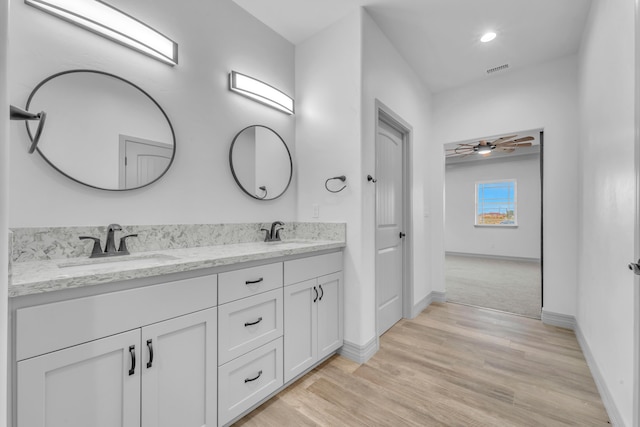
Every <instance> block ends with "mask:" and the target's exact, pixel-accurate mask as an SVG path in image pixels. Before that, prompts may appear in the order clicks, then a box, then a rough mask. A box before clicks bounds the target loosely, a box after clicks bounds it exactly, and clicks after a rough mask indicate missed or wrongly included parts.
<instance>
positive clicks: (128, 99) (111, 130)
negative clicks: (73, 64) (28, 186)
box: [26, 70, 176, 191]
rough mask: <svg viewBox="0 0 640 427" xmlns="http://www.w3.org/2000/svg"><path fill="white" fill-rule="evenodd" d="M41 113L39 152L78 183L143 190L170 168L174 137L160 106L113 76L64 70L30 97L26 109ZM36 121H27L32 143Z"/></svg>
mask: <svg viewBox="0 0 640 427" xmlns="http://www.w3.org/2000/svg"><path fill="white" fill-rule="evenodd" d="M30 109H32V110H34V111H35V110H38V111H46V113H47V124H46V126H45V127H44V130H43V132H42V136H41V138H40V142H39V143H38V146H37V147H36V150H37V151H38V153H39V154H40V155H41V156H42V158H44V160H45V161H46V162H47V163H49V164H50V165H51V166H52V167H53V168H54V169H56V170H57V171H58V172H60V173H61V174H63V175H64V176H66V177H67V178H70V179H72V180H73V181H76V182H78V183H80V184H83V185H86V186H89V187H92V188H97V189H101V190H109V191H126V190H133V189H136V188H142V187H145V186H147V185H150V184H152V183H154V182H156V181H157V180H158V179H160V178H161V177H162V176H163V175H164V174H165V173H166V172H167V170H168V169H169V167H171V164H172V163H173V160H174V158H175V153H176V138H175V133H174V130H173V126H172V124H171V121H170V120H169V117H168V116H167V114H166V113H165V111H164V110H163V109H162V107H161V106H160V104H158V102H156V100H155V99H153V98H152V97H151V95H149V94H148V93H147V92H145V91H144V90H143V89H141V88H140V87H139V86H136V85H135V84H133V83H131V82H130V81H128V80H125V79H123V78H122V77H119V76H116V75H114V74H110V73H106V72H103V71H96V70H69V71H63V72H61V73H57V74H54V75H51V76H49V77H47V78H46V79H44V80H43V81H42V82H40V83H39V84H38V85H37V86H36V87H35V88H34V89H33V91H32V92H31V94H30V95H29V99H28V100H27V105H26V110H27V111H29V110H30ZM36 127H37V123H33V122H27V132H28V134H29V138H30V139H31V140H32V142H33V135H34V133H35V129H36Z"/></svg>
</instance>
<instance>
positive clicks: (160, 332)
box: [140, 308, 218, 427]
mask: <svg viewBox="0 0 640 427" xmlns="http://www.w3.org/2000/svg"><path fill="white" fill-rule="evenodd" d="M216 337H217V308H211V309H208V310H203V311H198V312H195V313H192V314H188V315H185V316H181V317H177V318H175V319H171V320H167V321H164V322H160V323H156V324H154V325H151V326H146V327H144V328H142V347H143V349H144V350H143V352H142V354H143V355H144V357H143V358H142V359H141V361H140V362H141V365H140V369H141V370H142V426H143V427H175V426H180V427H202V426H209V427H213V426H215V425H216V422H217V414H216V405H217V396H216V393H217V382H216V375H217V366H218V365H217V363H216V357H217V345H216V343H217V341H216V339H217V338H216ZM152 354H153V356H152Z"/></svg>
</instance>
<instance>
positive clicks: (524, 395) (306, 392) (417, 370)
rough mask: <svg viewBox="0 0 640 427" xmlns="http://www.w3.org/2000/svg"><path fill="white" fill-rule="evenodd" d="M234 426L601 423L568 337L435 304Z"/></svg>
mask: <svg viewBox="0 0 640 427" xmlns="http://www.w3.org/2000/svg"><path fill="white" fill-rule="evenodd" d="M235 425H237V426H247V427H249V426H261V427H262V426H278V427H283V426H544V427H549V426H561V425H575V426H607V425H609V423H608V417H607V414H606V412H605V409H604V406H603V404H602V401H601V399H600V396H599V394H598V391H597V389H596V385H595V383H594V381H593V378H592V377H591V373H590V371H589V368H588V367H587V364H586V362H585V360H584V357H583V355H582V352H581V350H580V347H579V345H578V342H577V340H576V338H575V335H574V333H573V332H572V331H569V330H564V329H560V328H556V327H552V326H546V325H543V324H542V323H541V322H540V321H538V320H534V319H529V318H525V317H520V316H513V315H509V314H506V313H500V312H495V311H490V310H483V309H479V308H475V307H468V306H463V305H456V304H439V303H435V304H432V305H431V306H429V307H428V308H427V309H426V310H425V311H424V312H422V313H421V314H420V315H419V316H418V317H416V318H415V319H413V320H401V321H400V322H398V323H397V324H396V325H395V326H393V327H392V328H391V329H390V330H389V331H388V332H387V333H385V334H384V335H383V336H382V337H381V340H380V350H379V351H378V352H377V353H376V355H375V356H374V357H373V358H371V359H370V360H369V361H368V362H367V363H365V364H363V365H358V364H357V363H354V362H352V361H350V360H348V359H345V358H343V357H341V356H334V357H332V358H330V359H329V360H328V361H326V362H325V363H323V364H322V365H320V366H319V367H317V368H316V369H314V370H313V371H311V372H309V373H308V374H307V375H305V376H304V377H302V378H301V379H300V380H298V381H297V382H296V383H295V384H293V385H291V386H290V387H289V388H287V389H286V390H284V391H283V392H281V393H280V394H278V395H277V396H275V397H273V398H272V399H271V400H269V401H268V402H266V403H264V404H263V405H262V406H260V407H259V408H258V409H256V410H255V411H253V412H252V413H251V414H249V415H247V416H246V417H244V418H243V419H241V420H239V421H238V422H237V423H236V424H235Z"/></svg>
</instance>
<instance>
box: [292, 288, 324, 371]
mask: <svg viewBox="0 0 640 427" xmlns="http://www.w3.org/2000/svg"><path fill="white" fill-rule="evenodd" d="M316 284H317V282H316V280H308V281H306V282H302V283H298V284H295V285H291V286H286V287H285V288H284V382H285V383H286V382H288V381H290V380H291V379H293V378H295V377H296V376H297V375H299V374H300V373H302V372H304V371H305V370H306V369H307V368H309V367H311V366H312V365H313V364H314V363H315V361H316V360H317V353H318V350H317V344H318V340H317V334H316V317H317V300H318V298H319V294H318V290H317V289H318V288H317V286H316Z"/></svg>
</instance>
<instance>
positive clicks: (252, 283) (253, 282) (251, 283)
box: [244, 277, 264, 285]
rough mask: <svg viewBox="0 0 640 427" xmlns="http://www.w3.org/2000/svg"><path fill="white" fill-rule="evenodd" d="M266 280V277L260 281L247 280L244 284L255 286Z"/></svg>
mask: <svg viewBox="0 0 640 427" xmlns="http://www.w3.org/2000/svg"><path fill="white" fill-rule="evenodd" d="M263 280H264V277H261V278H259V279H258V280H247V281H246V282H244V284H245V285H255V284H256V283H260V282H262V281H263Z"/></svg>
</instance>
